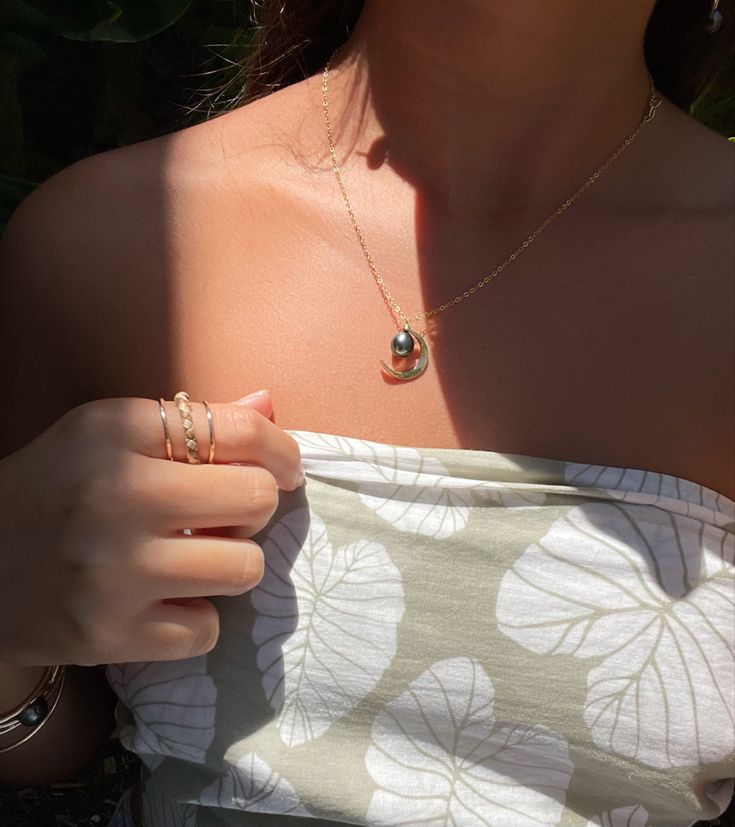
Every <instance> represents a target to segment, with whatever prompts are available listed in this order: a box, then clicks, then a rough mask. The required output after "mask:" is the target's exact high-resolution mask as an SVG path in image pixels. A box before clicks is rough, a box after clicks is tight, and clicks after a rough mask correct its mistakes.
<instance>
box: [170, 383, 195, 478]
mask: <svg viewBox="0 0 735 827" xmlns="http://www.w3.org/2000/svg"><path fill="white" fill-rule="evenodd" d="M174 402H176V407H177V408H178V409H179V414H180V415H181V424H182V425H183V426H184V434H185V436H186V459H187V462H189V463H191V464H192V465H199V463H200V462H201V460H200V459H199V446H198V444H197V438H196V434H195V433H194V418H193V417H192V413H191V405H189V394H188V393H187V392H186V391H179V392H178V393H177V394H176V395H175V396H174Z"/></svg>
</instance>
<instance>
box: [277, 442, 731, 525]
mask: <svg viewBox="0 0 735 827" xmlns="http://www.w3.org/2000/svg"><path fill="white" fill-rule="evenodd" d="M284 430H285V431H286V433H288V434H290V435H291V436H293V437H294V438H295V439H296V440H297V442H299V445H300V448H301V455H302V459H305V460H307V461H308V460H309V459H324V458H326V457H327V456H330V457H331V458H336V454H339V453H340V449H339V445H340V443H342V442H343V443H344V447H345V448H349V452H350V454H351V455H352V456H353V457H354V458H355V459H360V460H366V459H368V455H370V454H375V455H378V456H385V455H386V454H387V453H388V452H396V453H397V454H399V455H400V454H402V455H408V454H409V453H410V452H420V453H422V454H430V455H431V456H432V457H434V458H435V459H437V460H438V461H439V462H440V463H441V464H442V465H443V466H445V467H446V468H447V469H449V473H450V475H451V474H453V473H454V471H455V470H457V469H459V468H464V467H466V466H470V467H477V466H478V464H489V465H490V466H492V467H500V468H502V469H503V470H504V471H509V470H512V469H513V468H514V467H515V468H516V469H518V470H521V469H522V470H524V471H525V472H528V471H531V470H535V471H543V469H544V468H545V467H546V468H548V467H551V466H553V465H556V466H558V467H559V468H562V466H563V467H564V477H565V481H566V483H567V484H568V485H570V486H575V485H580V486H582V487H585V488H589V487H593V488H594V487H599V488H605V489H608V490H610V489H612V490H624V491H631V492H632V491H637V492H639V493H657V494H659V495H660V494H662V491H663V490H664V489H670V490H676V492H677V496H678V498H681V499H684V500H686V501H687V502H691V503H695V502H696V503H697V504H704V503H705V502H706V503H707V504H708V506H709V507H710V508H714V509H715V510H717V511H720V512H722V513H724V514H728V515H731V516H732V517H733V519H735V500H733V499H732V498H730V497H728V496H727V495H726V494H723V493H722V492H720V491H717V490H715V489H713V488H710V487H708V486H706V485H702V484H701V483H698V482H695V481H694V480H691V479H688V478H686V477H680V476H677V475H675V474H666V473H664V472H661V471H653V470H651V469H647V468H636V467H632V466H630V467H623V466H615V465H602V464H600V463H592V462H579V461H577V460H566V459H560V458H556V457H539V456H534V455H532V454H514V453H506V452H503V451H491V450H487V449H482V448H436V447H433V446H430V445H404V444H399V443H390V442H381V441H378V440H373V439H366V438H364V437H358V436H351V435H349V434H337V433H332V432H329V431H310V430H303V429H296V428H285V429H284ZM330 440H331V444H330V442H329V441H330ZM335 452H336V453H335ZM345 458H346V459H349V458H350V456H349V455H345ZM613 482H614V483H615V484H611V483H613ZM656 489H657V490H656Z"/></svg>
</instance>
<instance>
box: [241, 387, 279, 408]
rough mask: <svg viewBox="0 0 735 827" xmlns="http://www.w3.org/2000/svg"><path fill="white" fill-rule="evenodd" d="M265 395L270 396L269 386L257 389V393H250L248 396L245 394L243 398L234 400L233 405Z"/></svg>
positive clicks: (243, 403) (245, 402) (242, 403)
mask: <svg viewBox="0 0 735 827" xmlns="http://www.w3.org/2000/svg"><path fill="white" fill-rule="evenodd" d="M264 396H270V391H269V390H268V389H267V388H263V390H260V391H255V393H249V394H248V395H247V396H243V397H242V399H238V400H236V401H235V402H233V403H232V404H233V405H245V404H247V403H248V402H252V401H253V400H255V399H259V398H262V397H264Z"/></svg>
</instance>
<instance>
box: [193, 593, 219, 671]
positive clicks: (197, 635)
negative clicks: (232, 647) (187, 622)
mask: <svg viewBox="0 0 735 827" xmlns="http://www.w3.org/2000/svg"><path fill="white" fill-rule="evenodd" d="M218 638H219V614H218V613H217V610H216V609H215V608H214V606H213V605H212V604H211V603H209V601H207V602H206V604H203V605H202V608H201V609H200V610H199V617H198V618H197V621H196V624H195V625H194V628H193V630H192V635H191V637H190V639H189V643H188V646H187V654H186V656H187V657H194V656H195V655H204V654H206V653H207V652H211V651H212V649H214V646H215V644H216V643H217V639H218Z"/></svg>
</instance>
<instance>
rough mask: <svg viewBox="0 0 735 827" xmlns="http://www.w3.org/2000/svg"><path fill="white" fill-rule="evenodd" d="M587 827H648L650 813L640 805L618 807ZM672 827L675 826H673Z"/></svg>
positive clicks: (589, 822)
mask: <svg viewBox="0 0 735 827" xmlns="http://www.w3.org/2000/svg"><path fill="white" fill-rule="evenodd" d="M587 827H648V812H647V811H646V808H645V807H641V806H640V804H633V805H632V806H631V807H618V808H616V809H615V810H613V811H612V812H611V813H603V814H602V815H601V816H599V817H597V818H593V819H592V821H588V822H587ZM671 827H675V825H673V824H672V825H671Z"/></svg>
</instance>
